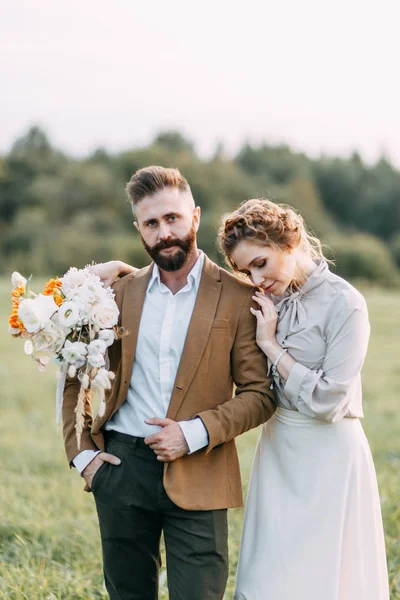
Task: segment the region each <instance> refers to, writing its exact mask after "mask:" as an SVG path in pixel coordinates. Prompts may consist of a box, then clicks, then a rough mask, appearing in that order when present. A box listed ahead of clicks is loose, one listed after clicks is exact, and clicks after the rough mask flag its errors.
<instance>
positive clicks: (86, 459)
mask: <svg viewBox="0 0 400 600" xmlns="http://www.w3.org/2000/svg"><path fill="white" fill-rule="evenodd" d="M100 452H101V450H82V452H80V453H79V454H77V455H76V456H75V458H74V459H73V460H72V462H73V463H74V466H75V467H76V468H77V469H78V471H79V473H80V474H81V475H82V471H83V470H84V469H85V468H86V467H87V466H88V464H89V463H90V462H92V460H93V459H94V457H95V456H97V455H98V454H100Z"/></svg>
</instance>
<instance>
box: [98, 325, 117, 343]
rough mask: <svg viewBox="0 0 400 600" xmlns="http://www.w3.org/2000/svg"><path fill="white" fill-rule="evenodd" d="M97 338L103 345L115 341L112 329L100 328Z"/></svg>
mask: <svg viewBox="0 0 400 600" xmlns="http://www.w3.org/2000/svg"><path fill="white" fill-rule="evenodd" d="M99 340H102V341H103V342H104V343H105V345H106V346H107V347H108V346H111V345H112V344H113V343H114V342H115V335H114V331H113V330H112V329H102V330H101V331H99Z"/></svg>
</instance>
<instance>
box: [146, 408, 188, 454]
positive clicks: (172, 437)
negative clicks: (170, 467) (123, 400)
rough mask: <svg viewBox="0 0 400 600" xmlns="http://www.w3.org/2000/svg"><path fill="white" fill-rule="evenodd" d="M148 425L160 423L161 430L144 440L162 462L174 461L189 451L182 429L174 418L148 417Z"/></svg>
mask: <svg viewBox="0 0 400 600" xmlns="http://www.w3.org/2000/svg"><path fill="white" fill-rule="evenodd" d="M145 423H147V424H148V425H158V426H159V427H162V429H161V431H158V432H157V433H153V435H149V436H147V437H146V438H145V440H144V442H145V444H147V445H148V446H150V448H151V449H152V450H154V452H155V453H156V454H157V459H158V460H160V461H161V462H172V461H173V460H176V459H177V458H181V457H182V456H185V454H187V453H188V452H189V447H188V445H187V443H186V440H185V436H184V435H183V432H182V429H181V428H180V426H179V424H178V423H177V422H176V421H172V419H158V418H156V417H155V418H153V419H146V421H145Z"/></svg>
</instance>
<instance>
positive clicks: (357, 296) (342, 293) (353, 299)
mask: <svg viewBox="0 0 400 600" xmlns="http://www.w3.org/2000/svg"><path fill="white" fill-rule="evenodd" d="M326 283H327V291H328V293H330V294H331V298H332V302H333V304H334V305H335V306H337V307H338V308H340V309H341V310H344V309H347V310H348V311H349V312H353V311H354V310H362V311H367V303H366V301H365V298H364V296H363V295H362V294H361V292H360V291H359V290H357V288H355V287H354V285H352V284H351V283H350V282H349V281H347V280H346V279H343V277H340V275H337V274H336V273H332V271H329V272H328V274H327V278H326Z"/></svg>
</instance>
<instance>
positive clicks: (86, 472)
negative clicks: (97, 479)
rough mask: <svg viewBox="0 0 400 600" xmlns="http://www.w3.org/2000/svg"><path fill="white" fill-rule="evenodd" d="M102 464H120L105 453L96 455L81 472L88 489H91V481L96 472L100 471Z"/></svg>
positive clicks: (116, 458) (115, 458)
mask: <svg viewBox="0 0 400 600" xmlns="http://www.w3.org/2000/svg"><path fill="white" fill-rule="evenodd" d="M104 462H109V463H111V464H112V465H120V464H121V460H120V459H119V458H118V457H117V456H114V455H113V454H108V453H107V452H100V454H96V456H95V457H94V459H93V460H92V461H90V463H89V464H88V465H87V466H86V467H85V468H84V469H83V471H82V477H83V478H84V480H85V481H86V483H87V484H88V486H89V487H90V488H91V487H92V481H93V477H94V475H95V473H96V471H98V469H100V467H101V465H102V464H103V463H104Z"/></svg>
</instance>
